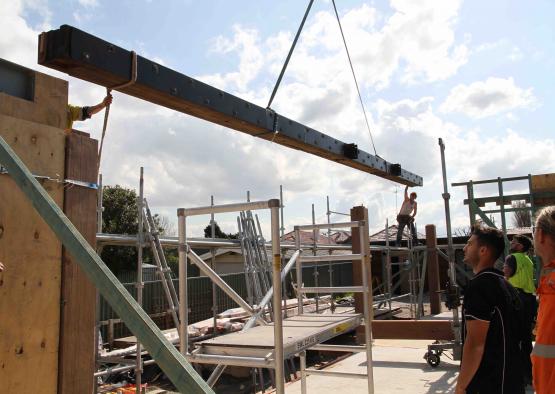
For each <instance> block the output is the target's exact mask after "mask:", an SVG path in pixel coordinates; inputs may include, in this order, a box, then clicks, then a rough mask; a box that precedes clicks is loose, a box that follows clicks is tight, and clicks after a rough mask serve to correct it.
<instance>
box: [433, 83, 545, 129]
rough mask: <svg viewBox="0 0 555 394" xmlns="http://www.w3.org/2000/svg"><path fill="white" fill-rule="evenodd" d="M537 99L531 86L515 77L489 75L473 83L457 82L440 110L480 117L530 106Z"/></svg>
mask: <svg viewBox="0 0 555 394" xmlns="http://www.w3.org/2000/svg"><path fill="white" fill-rule="evenodd" d="M536 101H537V99H536V98H535V97H534V94H533V93H532V89H531V88H529V89H522V88H519V87H518V86H516V85H515V83H514V80H513V78H506V79H505V78H493V77H490V78H488V79H487V80H485V81H478V82H473V83H471V84H470V85H463V84H460V85H457V86H455V87H454V88H453V89H452V90H451V92H450V93H449V96H448V97H447V99H446V100H445V102H444V103H443V104H442V105H441V110H442V111H443V112H445V113H449V112H459V113H463V114H465V115H467V116H469V117H472V118H478V119H479V118H485V117H488V116H492V115H497V114H499V113H501V112H506V111H510V110H514V109H517V108H531V107H533V105H535V103H536Z"/></svg>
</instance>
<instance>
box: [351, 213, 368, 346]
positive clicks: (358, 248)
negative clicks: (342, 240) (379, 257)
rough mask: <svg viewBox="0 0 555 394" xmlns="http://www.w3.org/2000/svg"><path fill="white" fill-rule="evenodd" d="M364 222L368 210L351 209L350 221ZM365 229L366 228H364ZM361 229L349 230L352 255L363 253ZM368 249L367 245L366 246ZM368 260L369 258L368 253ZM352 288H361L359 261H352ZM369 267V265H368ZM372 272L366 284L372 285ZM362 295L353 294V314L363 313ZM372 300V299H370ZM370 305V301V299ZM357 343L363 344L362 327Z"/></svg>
mask: <svg viewBox="0 0 555 394" xmlns="http://www.w3.org/2000/svg"><path fill="white" fill-rule="evenodd" d="M358 220H365V221H366V222H367V223H368V209H367V208H365V207H363V206H357V207H353V208H351V221H353V222H354V221H358ZM366 228H367V227H366ZM362 229H363V228H359V227H354V228H352V229H351V243H352V249H353V253H354V254H358V253H364V250H363V246H364V245H361V244H360V234H359V231H361V230H362ZM367 247H368V245H367ZM369 258H371V256H370V253H369ZM352 264H353V286H362V266H361V263H360V261H353V262H352ZM370 265H371V264H370ZM371 271H372V270H368V283H369V285H370V284H371V283H372V272H371ZM362 297H363V295H362V294H361V293H355V295H354V298H355V313H364V306H363V305H364V302H363V299H362ZM370 298H372V297H370ZM369 302H370V303H371V302H372V300H371V299H370V300H369ZM356 336H357V343H364V340H365V338H364V327H358V328H357V332H356Z"/></svg>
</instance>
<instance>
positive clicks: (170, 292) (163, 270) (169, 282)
mask: <svg viewBox="0 0 555 394" xmlns="http://www.w3.org/2000/svg"><path fill="white" fill-rule="evenodd" d="M143 219H144V221H143V222H144V226H145V230H146V236H147V239H148V242H150V247H151V250H152V255H153V256H154V261H155V262H156V267H157V273H158V276H159V277H160V281H161V282H162V287H163V288H164V293H165V294H166V298H167V301H168V312H169V313H170V314H171V316H172V318H173V322H174V324H175V327H176V328H177V327H179V317H178V315H177V311H178V310H179V298H178V297H177V293H176V291H175V286H174V284H173V278H172V275H171V273H172V270H171V268H170V267H169V266H168V263H167V261H166V256H165V255H164V250H163V249H162V244H161V243H160V237H159V231H158V228H157V227H156V223H154V218H153V217H152V214H151V212H150V208H149V206H148V202H147V201H146V198H145V199H144V200H143Z"/></svg>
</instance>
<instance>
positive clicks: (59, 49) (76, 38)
mask: <svg viewBox="0 0 555 394" xmlns="http://www.w3.org/2000/svg"><path fill="white" fill-rule="evenodd" d="M131 59H132V55H131V52H130V51H128V50H125V49H123V48H120V47H118V46H117V45H114V44H111V43H109V42H107V41H104V40H102V39H100V38H98V37H95V36H93V35H91V34H88V33H86V32H84V31H81V30H79V29H76V28H74V27H72V26H68V25H63V26H61V27H60V28H59V29H57V30H51V31H49V32H46V33H42V34H41V35H40V36H39V49H38V62H39V64H41V65H43V66H46V67H50V68H53V69H55V70H58V71H61V72H64V73H67V74H69V75H71V76H74V77H76V78H80V79H84V80H86V81H90V82H93V83H96V84H99V85H102V86H105V87H108V88H111V87H114V86H116V85H119V84H122V83H124V82H127V81H129V80H131V78H132V76H131V74H132V70H131V69H132V67H131ZM117 90H118V91H120V92H122V93H126V94H129V95H131V96H135V97H138V98H141V99H143V100H146V101H150V102H152V103H154V104H159V105H162V106H165V107H168V108H171V109H174V110H176V111H180V112H183V113H186V114H189V115H192V116H196V117H198V118H201V119H204V120H207V121H209V122H213V123H217V124H219V125H222V126H225V127H229V128H232V129H235V130H238V131H241V132H243V133H246V134H249V135H252V136H254V137H259V138H262V139H265V140H271V141H274V142H275V143H278V144H280V145H284V146H287V147H290V148H293V149H298V150H301V151H303V152H307V153H312V154H313V155H316V156H319V157H322V158H325V159H328V160H331V161H334V162H337V163H340V164H344V165H346V166H349V167H352V168H355V169H358V170H360V171H363V172H367V173H370V174H374V175H376V176H379V177H382V178H386V179H389V180H391V181H394V182H398V183H402V184H405V185H409V186H421V185H422V177H420V176H418V175H415V174H413V173H411V172H409V171H407V170H405V169H403V168H401V167H400V166H399V165H398V164H392V163H388V162H387V161H385V160H384V159H382V158H381V157H378V156H373V155H371V154H369V153H367V152H364V151H362V150H358V149H357V148H356V147H353V144H349V143H344V142H342V141H339V140H337V139H335V138H333V137H330V136H328V135H326V134H323V133H321V132H319V131H317V130H314V129H312V128H310V127H307V126H305V125H303V124H301V123H299V122H296V121H294V120H292V119H289V118H287V117H285V116H282V115H280V114H278V113H276V112H275V111H273V110H271V109H268V108H263V107H260V106H258V105H255V104H253V103H250V102H248V101H245V100H243V99H240V98H239V97H236V96H233V95H231V94H229V93H226V92H224V91H222V90H219V89H216V88H214V87H212V86H209V85H207V84H205V83H202V82H200V81H198V80H196V79H194V78H191V77H189V76H187V75H184V74H181V73H179V72H177V71H174V70H172V69H169V68H167V67H164V66H162V65H161V64H158V63H155V62H153V61H151V60H149V59H146V58H144V57H141V56H137V79H136V82H135V83H134V84H132V85H130V86H127V87H124V88H121V89H117Z"/></svg>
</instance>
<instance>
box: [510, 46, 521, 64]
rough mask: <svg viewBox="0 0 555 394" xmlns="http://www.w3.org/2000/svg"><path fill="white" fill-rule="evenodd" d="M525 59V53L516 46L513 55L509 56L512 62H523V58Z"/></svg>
mask: <svg viewBox="0 0 555 394" xmlns="http://www.w3.org/2000/svg"><path fill="white" fill-rule="evenodd" d="M523 57H524V53H522V50H521V49H520V48H519V47H517V46H514V47H512V49H511V53H510V54H509V59H510V60H512V61H513V62H516V61H519V60H522V58H523Z"/></svg>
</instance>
